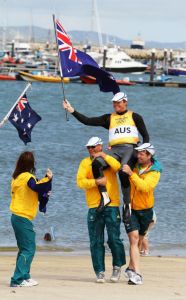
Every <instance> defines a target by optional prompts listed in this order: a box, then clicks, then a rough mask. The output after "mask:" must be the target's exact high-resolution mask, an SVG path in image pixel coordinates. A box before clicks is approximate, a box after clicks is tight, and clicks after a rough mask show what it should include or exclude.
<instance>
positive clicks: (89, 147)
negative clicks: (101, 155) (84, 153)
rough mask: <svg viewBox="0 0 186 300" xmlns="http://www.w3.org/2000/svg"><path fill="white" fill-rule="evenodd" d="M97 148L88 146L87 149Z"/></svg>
mask: <svg viewBox="0 0 186 300" xmlns="http://www.w3.org/2000/svg"><path fill="white" fill-rule="evenodd" d="M91 148H93V149H94V148H96V146H87V149H91Z"/></svg>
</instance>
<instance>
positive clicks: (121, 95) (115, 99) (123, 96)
mask: <svg viewBox="0 0 186 300" xmlns="http://www.w3.org/2000/svg"><path fill="white" fill-rule="evenodd" d="M123 100H125V101H128V98H127V94H126V93H123V92H119V93H117V94H115V95H114V97H113V98H112V101H113V102H120V101H123Z"/></svg>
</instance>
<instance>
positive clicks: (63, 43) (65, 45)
mask: <svg viewBox="0 0 186 300" xmlns="http://www.w3.org/2000/svg"><path fill="white" fill-rule="evenodd" d="M56 36H57V41H58V47H59V51H62V52H63V51H70V53H69V59H70V60H72V61H74V62H77V63H79V64H81V60H80V59H78V57H77V55H76V49H74V48H73V45H72V43H71V40H70V38H69V36H68V34H67V33H66V31H65V30H64V28H63V26H62V25H61V24H60V23H59V21H58V20H56Z"/></svg>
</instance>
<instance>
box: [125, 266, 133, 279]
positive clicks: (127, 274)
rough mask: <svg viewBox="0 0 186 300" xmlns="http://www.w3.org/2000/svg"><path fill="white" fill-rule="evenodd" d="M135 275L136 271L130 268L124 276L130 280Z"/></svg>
mask: <svg viewBox="0 0 186 300" xmlns="http://www.w3.org/2000/svg"><path fill="white" fill-rule="evenodd" d="M133 273H135V271H134V270H132V269H130V268H129V267H128V268H126V269H125V272H124V275H125V277H126V278H127V279H130V278H131V277H132V274H133Z"/></svg>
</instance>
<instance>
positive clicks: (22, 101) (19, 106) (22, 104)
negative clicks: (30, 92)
mask: <svg viewBox="0 0 186 300" xmlns="http://www.w3.org/2000/svg"><path fill="white" fill-rule="evenodd" d="M26 103H28V100H27V98H26V96H23V97H22V98H21V99H20V100H19V102H18V104H17V106H16V109H17V110H18V111H19V112H22V110H23V109H24V108H25V104H26Z"/></svg>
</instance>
